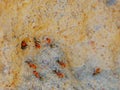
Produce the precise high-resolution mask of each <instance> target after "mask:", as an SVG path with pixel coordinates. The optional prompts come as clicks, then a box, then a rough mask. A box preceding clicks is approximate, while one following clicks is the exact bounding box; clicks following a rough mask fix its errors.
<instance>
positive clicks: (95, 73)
mask: <svg viewBox="0 0 120 90" xmlns="http://www.w3.org/2000/svg"><path fill="white" fill-rule="evenodd" d="M100 72H101V69H100V68H96V69H95V70H94V73H93V75H97V74H99V73H100Z"/></svg>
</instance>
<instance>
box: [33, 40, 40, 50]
mask: <svg viewBox="0 0 120 90" xmlns="http://www.w3.org/2000/svg"><path fill="white" fill-rule="evenodd" d="M34 43H35V47H36V48H40V42H39V41H37V40H36V38H34Z"/></svg>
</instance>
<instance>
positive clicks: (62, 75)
mask: <svg viewBox="0 0 120 90" xmlns="http://www.w3.org/2000/svg"><path fill="white" fill-rule="evenodd" d="M53 72H54V73H55V74H56V75H57V76H58V77H59V78H63V77H64V74H63V73H61V72H60V71H57V70H53Z"/></svg>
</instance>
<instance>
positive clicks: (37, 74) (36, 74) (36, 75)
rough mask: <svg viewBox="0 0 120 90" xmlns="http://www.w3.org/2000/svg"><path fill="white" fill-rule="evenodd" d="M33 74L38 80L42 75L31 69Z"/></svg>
mask: <svg viewBox="0 0 120 90" xmlns="http://www.w3.org/2000/svg"><path fill="white" fill-rule="evenodd" d="M33 74H34V76H35V77H36V78H38V79H40V80H41V79H42V77H41V76H40V74H39V73H38V72H37V71H33Z"/></svg>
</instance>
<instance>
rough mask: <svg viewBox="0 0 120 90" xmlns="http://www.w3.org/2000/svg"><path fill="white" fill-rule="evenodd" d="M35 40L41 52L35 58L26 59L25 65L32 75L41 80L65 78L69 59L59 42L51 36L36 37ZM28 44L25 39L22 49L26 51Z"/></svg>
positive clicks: (36, 46) (35, 45)
mask: <svg viewBox="0 0 120 90" xmlns="http://www.w3.org/2000/svg"><path fill="white" fill-rule="evenodd" d="M23 42H24V43H23ZM33 42H34V47H35V48H37V49H39V53H38V54H37V55H36V56H35V57H34V58H31V59H27V60H25V61H24V64H25V67H27V68H28V69H29V70H30V72H31V77H34V79H37V80H39V81H40V82H44V81H48V82H51V80H55V79H57V80H65V78H66V70H67V69H66V65H67V63H66V62H67V61H66V59H65V54H64V52H63V51H62V49H61V48H60V46H59V43H58V42H55V40H54V39H52V38H49V37H42V38H40V39H38V38H35V37H34V38H33ZM27 46H29V45H28V44H27V42H25V41H24V40H23V41H22V43H21V49H22V50H23V51H24V50H25V49H26V48H27ZM51 78H52V79H51ZM58 82H59V81H58Z"/></svg>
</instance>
